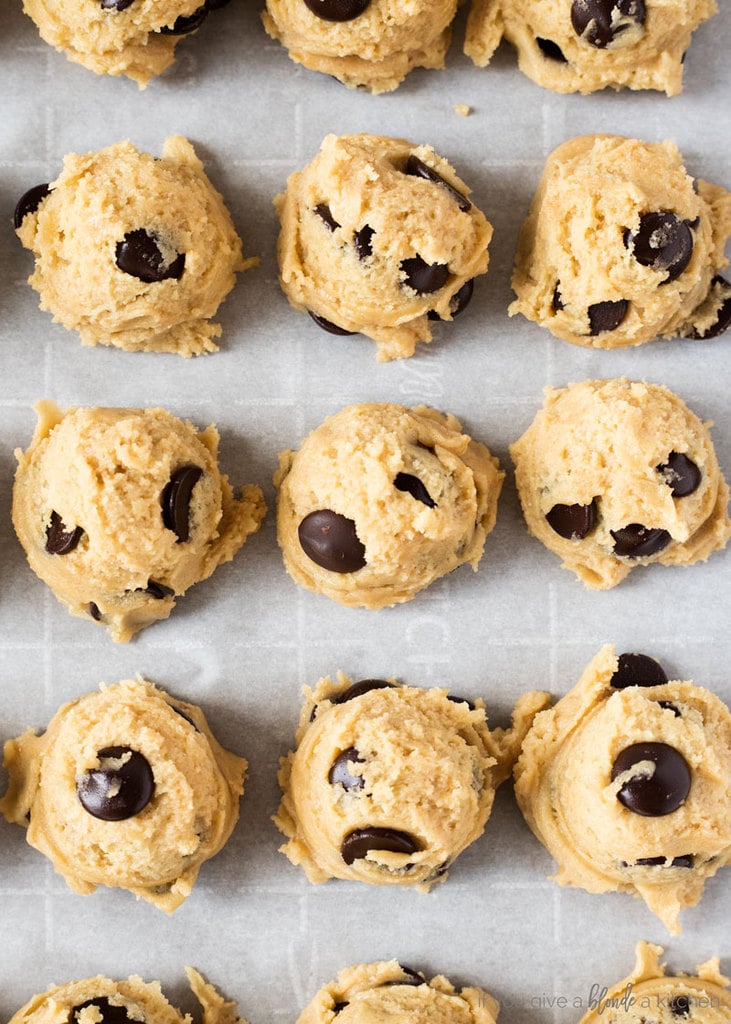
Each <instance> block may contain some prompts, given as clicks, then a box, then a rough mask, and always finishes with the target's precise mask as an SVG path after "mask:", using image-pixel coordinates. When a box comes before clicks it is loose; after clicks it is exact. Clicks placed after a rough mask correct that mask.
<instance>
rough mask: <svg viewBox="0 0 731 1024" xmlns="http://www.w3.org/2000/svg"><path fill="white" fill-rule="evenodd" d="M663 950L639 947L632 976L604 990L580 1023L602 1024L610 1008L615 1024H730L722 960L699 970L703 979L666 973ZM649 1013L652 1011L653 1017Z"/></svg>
mask: <svg viewBox="0 0 731 1024" xmlns="http://www.w3.org/2000/svg"><path fill="white" fill-rule="evenodd" d="M662 952H663V950H662V946H653V945H652V944H651V943H649V942H638V943H637V947H636V950H635V967H634V970H633V971H632V973H631V974H630V975H629V976H628V977H626V978H624V979H623V980H622V981H620V982H618V983H617V984H616V985H612V987H611V988H609V989H607V988H606V987H602V988H601V992H602V994H601V996H600V997H599V998H598V999H596V998H595V999H594V1000H593V1003H592V1001H591V1000H590V1009H589V1011H588V1013H586V1014H585V1015H584V1016H583V1017H582V1018H581V1021H580V1024H599V1022H600V1021H602V1020H605V1019H606V1018H605V1017H603V1016H602V1014H604V1013H605V1012H606V1010H607V1009H610V1008H611V1009H610V1013H611V1017H610V1019H611V1021H612V1024H643V1022H646V1021H648V1020H650V1019H651V1020H653V1021H655V1022H656V1024H678V1022H679V1021H683V1020H685V1021H689V1022H691V1024H726V1022H727V1021H729V1020H731V993H729V991H728V984H729V979H728V978H725V977H724V976H723V975H722V974H721V971H720V963H719V959H718V957H713V959H712V960H708V961H707V962H706V963H704V964H699V966H698V967H697V968H696V970H697V972H698V974H697V976H695V975H690V974H675V975H671V974H666V973H665V965H664V964H661V963H660V957H661V956H662ZM648 1011H649V1012H648Z"/></svg>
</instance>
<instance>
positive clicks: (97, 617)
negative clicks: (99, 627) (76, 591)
mask: <svg viewBox="0 0 731 1024" xmlns="http://www.w3.org/2000/svg"><path fill="white" fill-rule="evenodd" d="M89 615H91V617H92V619H93V620H94V622H101V621H102V613H101V612H100V611H99V605H98V604H95V603H94V601H89Z"/></svg>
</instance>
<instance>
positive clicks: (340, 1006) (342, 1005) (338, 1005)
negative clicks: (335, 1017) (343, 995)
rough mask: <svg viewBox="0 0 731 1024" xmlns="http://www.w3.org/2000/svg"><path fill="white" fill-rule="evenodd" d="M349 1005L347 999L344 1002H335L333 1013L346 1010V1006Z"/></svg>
mask: <svg viewBox="0 0 731 1024" xmlns="http://www.w3.org/2000/svg"><path fill="white" fill-rule="evenodd" d="M348 1005H349V1004H348V1002H347V1000H346V1001H345V1002H344V1003H334V1004H333V1013H340V1011H341V1010H344V1009H345V1007H346V1006H348Z"/></svg>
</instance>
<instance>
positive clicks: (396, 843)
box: [340, 826, 418, 864]
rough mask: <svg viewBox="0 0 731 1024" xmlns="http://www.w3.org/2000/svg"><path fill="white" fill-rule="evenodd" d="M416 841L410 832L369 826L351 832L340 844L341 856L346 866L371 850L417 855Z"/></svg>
mask: <svg viewBox="0 0 731 1024" xmlns="http://www.w3.org/2000/svg"><path fill="white" fill-rule="evenodd" d="M417 849H418V847H417V845H416V841H415V840H414V839H413V837H412V836H410V835H409V834H408V832H399V831H398V830H397V829H395V828H379V827H376V826H367V827H366V828H357V829H354V831H353V832H349V833H348V834H347V836H346V837H345V839H343V841H342V843H341V844H340V854H341V856H342V858H343V860H344V861H345V863H346V864H352V863H353V861H354V860H360V859H361V858H363V857H365V856H366V854H367V853H368V852H369V851H370V850H388V851H389V852H391V853H416V850H417Z"/></svg>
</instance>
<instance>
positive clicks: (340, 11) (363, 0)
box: [304, 0, 371, 21]
mask: <svg viewBox="0 0 731 1024" xmlns="http://www.w3.org/2000/svg"><path fill="white" fill-rule="evenodd" d="M304 2H305V5H306V6H307V7H308V8H309V9H310V10H311V11H312V13H313V14H315V15H317V17H318V18H322V20H323V21H352V20H353V19H354V18H358V17H360V15H361V14H362V13H363V12H364V11H365V10H366V9H367V8H368V7H369V6H370V2H371V0H304Z"/></svg>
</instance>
